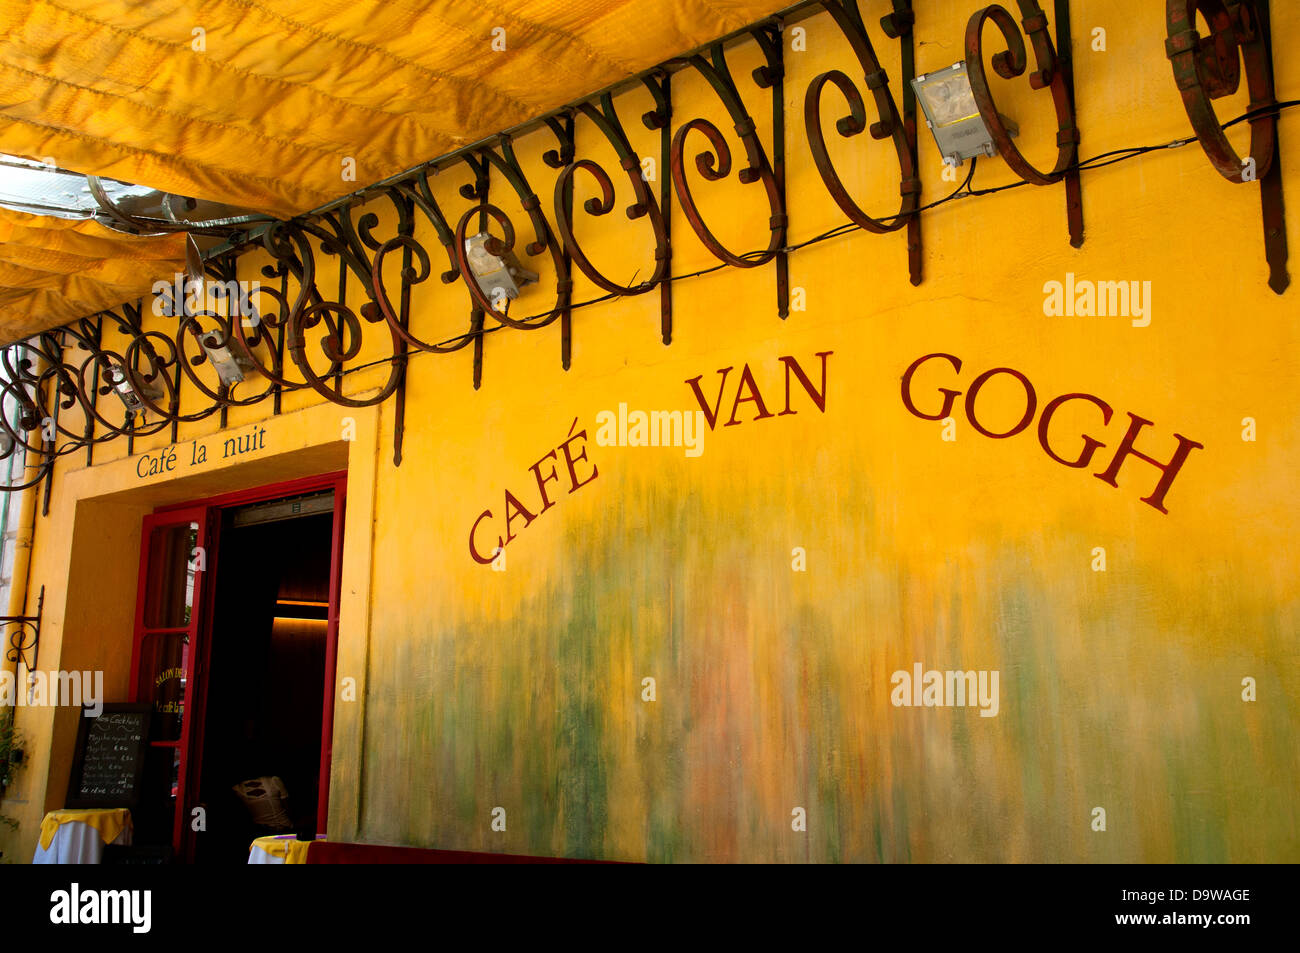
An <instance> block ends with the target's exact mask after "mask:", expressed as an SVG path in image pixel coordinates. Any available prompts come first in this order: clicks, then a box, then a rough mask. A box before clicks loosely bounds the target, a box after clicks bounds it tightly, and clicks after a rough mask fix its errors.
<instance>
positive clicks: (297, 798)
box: [194, 507, 333, 864]
mask: <svg viewBox="0 0 1300 953" xmlns="http://www.w3.org/2000/svg"><path fill="white" fill-rule="evenodd" d="M282 509H283V507H282ZM252 510H254V508H252V507H249V508H246V509H245V510H243V511H241V510H236V509H231V510H227V511H225V512H224V513H223V514H222V523H221V530H220V535H219V537H218V539H219V550H220V555H219V558H218V561H217V567H216V568H217V572H216V580H215V582H216V585H215V597H216V601H215V606H214V612H213V622H212V632H211V650H210V653H211V654H210V656H209V672H208V678H207V701H206V704H205V706H204V707H205V716H204V729H203V742H202V754H201V773H200V775H199V803H200V804H202V805H204V807H205V808H206V813H207V818H206V821H207V830H206V831H205V832H203V833H200V834H197V835H196V836H195V838H194V842H195V852H194V857H195V860H196V861H197V862H200V863H217V864H222V863H247V861H248V846H249V843H250V842H251V841H252V840H253V839H254V838H256V837H259V836H262V835H263V834H269V833H289V832H290V831H291V830H298V831H306V832H310V833H316V817H317V799H318V795H319V791H318V788H319V783H320V767H321V764H320V762H321V715H322V707H323V704H324V681H325V659H326V632H327V623H326V616H327V609H328V603H329V577H330V552H331V549H330V542H331V531H332V525H333V514H332V513H331V512H318V513H315V514H313V515H309V516H293V517H291V518H279V519H275V520H274V521H273V522H252V523H249V522H248V519H249V516H250V511H252ZM241 513H242V515H240V514H241ZM271 515H273V514H271ZM254 518H257V517H254ZM262 777H278V778H280V779H281V781H282V782H283V785H284V788H285V789H286V790H287V791H288V798H287V799H286V800H285V801H284V802H283V814H284V816H285V818H286V819H287V821H288V822H289V823H290V824H291V825H292V827H291V828H284V827H279V829H277V827H275V826H272V825H270V824H268V823H266V821H267V820H268V817H267V816H266V815H265V814H263V815H262V816H261V817H260V818H259V817H258V815H257V813H256V812H254V811H252V810H250V809H249V807H248V806H246V804H245V802H244V801H243V800H242V799H241V798H240V796H239V795H238V794H236V793H235V791H234V790H233V788H234V786H235V785H238V784H240V783H242V782H245V781H252V780H254V779H257V778H262ZM259 820H260V821H261V823H259Z"/></svg>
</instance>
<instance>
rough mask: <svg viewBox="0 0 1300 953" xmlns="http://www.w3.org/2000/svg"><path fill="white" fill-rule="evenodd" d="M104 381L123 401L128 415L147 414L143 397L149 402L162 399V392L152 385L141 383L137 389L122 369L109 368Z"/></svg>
mask: <svg viewBox="0 0 1300 953" xmlns="http://www.w3.org/2000/svg"><path fill="white" fill-rule="evenodd" d="M104 379H105V380H106V381H107V382H108V384H109V386H110V387H112V388H113V392H114V393H115V394H117V396H118V398H119V399H120V400H121V401H122V404H123V405H124V406H125V407H126V412H127V413H128V414H132V415H134V414H137V413H141V414H142V413H144V412H145V410H146V409H147V408H146V406H145V403H144V401H143V400H141V396H142V395H143V396H144V397H146V398H148V399H149V400H159V399H161V398H162V391H161V390H159V389H158V388H157V387H154V386H153V385H151V384H146V383H144V382H141V384H140V386H139V387H138V388H137V387H136V386H135V385H133V384H132V383H131V379H130V377H128V376H127V373H126V371H125V370H124V369H123V368H120V367H109V368H108V370H106V371H105V372H104Z"/></svg>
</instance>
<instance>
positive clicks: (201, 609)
mask: <svg viewBox="0 0 1300 953" xmlns="http://www.w3.org/2000/svg"><path fill="white" fill-rule="evenodd" d="M210 513H211V511H210V510H209V509H208V508H207V507H206V506H203V505H202V504H201V503H187V504H185V505H183V506H179V507H169V508H168V510H167V512H165V513H162V512H154V513H151V514H149V515H148V516H146V517H145V518H144V520H143V522H142V524H141V542H140V579H139V583H138V585H137V589H136V600H135V631H134V633H133V635H132V640H131V695H130V700H131V701H132V702H138V701H140V697H139V696H140V680H141V673H140V655H141V647H142V644H143V642H144V639H145V636H146V635H147V634H157V635H167V634H173V635H177V636H179V635H180V634H181V633H184V638H185V641H186V644H187V645H188V646H189V648H188V650H187V651H186V653H185V662H184V668H185V691H184V694H183V695H182V700H181V705H182V712H183V714H182V718H181V736H180V738H178V739H177V740H176V741H175V742H174V743H172V742H161V741H151V742H150V747H159V748H167V749H169V750H174V751H178V752H179V753H180V768H179V771H178V774H177V778H176V797H177V800H178V801H179V802H180V803H179V804H178V805H177V807H176V814H175V817H173V818H172V848H173V850H175V851H176V852H177V853H178V855H179V853H180V851H181V849H182V846H183V842H184V838H185V816H186V812H185V811H184V810H183V809H182V808H183V806H184V805H185V804H187V803H189V801H190V800H192V799H191V798H189V797H187V796H186V792H187V791H188V790H189V789H190V788H192V787H193V785H194V782H193V778H192V777H190V775H189V766H190V757H189V752H190V751H191V750H192V748H191V745H192V741H193V731H194V721H195V718H194V712H195V711H196V706H197V705H199V704H201V703H202V693H201V692H200V689H199V682H200V678H199V674H198V673H199V671H200V670H201V664H200V661H199V650H200V648H201V647H202V645H203V643H205V642H206V641H207V640H206V638H204V635H203V631H202V625H203V620H204V618H205V616H206V615H207V612H208V609H207V603H208V602H209V601H210V600H209V599H208V598H207V596H206V591H205V590H206V585H207V579H208V577H209V575H210V569H209V568H208V565H207V562H206V560H202V561H200V562H199V564H198V566H199V567H201V568H196V569H195V573H194V582H193V586H194V589H193V593H192V598H191V602H190V608H191V612H190V621H189V622H188V623H186V624H185V625H183V626H149V627H148V629H146V626H145V595H146V592H147V583H148V580H149V557H150V555H151V548H150V540H151V539H152V538H153V531H154V529H155V528H157V527H159V526H178V525H189V524H190V523H197V524H198V526H199V531H198V540H197V545H198V546H200V547H204V550H205V553H206V549H207V547H209V546H210V545H211V522H210V520H209V517H210ZM193 558H194V557H193V554H189V559H187V560H186V561H187V562H189V561H190V560H192V559H193Z"/></svg>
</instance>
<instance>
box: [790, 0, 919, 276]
mask: <svg viewBox="0 0 1300 953" xmlns="http://www.w3.org/2000/svg"><path fill="white" fill-rule="evenodd" d="M822 6H823V7H825V9H826V11H827V12H828V13H829V14H830V15H831V17H832V18H833V19H834V20H835V23H836V25H837V26H838V27H839V28H840V32H841V33H843V34H844V36H845V37H846V38H847V39H848V41H849V44H850V46H852V48H853V53H854V55H855V56H856V57H857V59H858V63H859V64H860V65H861V67H862V70H863V76H864V80H865V83H866V87H867V89H868V90H869V91H870V93H871V98H872V101H873V103H874V105H875V111H876V117H877V121H876V122H874V123H872V124H871V126H870V128H869V130H868V127H867V114H866V108H865V101H864V100H863V97H862V94H861V92H859V90H858V88H857V86H856V85H854V83H853V81H852V80H851V79H850V78H849V77H848V76H847V75H846V74H845V73H843V72H841V71H840V70H827V71H826V72H824V73H821V74H820V75H818V76H816V77H815V78H814V79H813V81H812V82H811V83H810V84H809V86H808V91H807V93H806V94H805V96H804V130H805V132H806V134H807V136H808V148H809V150H810V151H811V152H812V156H813V162H814V163H815V164H816V166H817V171H818V173H819V174H820V175H821V178H822V182H823V183H824V184H825V186H826V189H827V191H828V192H830V194H831V197H832V198H833V199H835V204H836V205H838V206H839V207H840V211H842V212H843V213H844V214H845V215H846V216H847V217H848V219H849V221H851V222H853V224H855V225H857V226H859V227H860V228H863V229H865V230H866V231H869V232H874V233H876V234H884V233H887V232H892V231H894V230H895V229H898V228H902V227H903V226H904V225H906V224H908V222H909V221H911V220H912V218H913V215H914V213H915V212H916V209H917V205H918V203H919V201H920V197H921V180H920V178H919V177H918V176H917V168H916V141H915V135H910V136H909V134H908V130H907V127H906V125H905V123H904V122H903V119H902V116H901V115H900V114H899V111H898V106H897V104H896V103H895V102H894V97H893V94H892V93H890V91H889V77H888V75H887V74H886V72H885V70H884V69H883V68H882V67H881V65H880V60H879V59H878V58H877V56H876V51H875V49H874V48H873V47H872V45H871V40H870V38H869V37H868V36H867V32H866V29H865V27H864V25H863V22H862V14H861V13H860V12H859V11H858V4H857V0H823V3H822ZM907 12H908V16H907V17H900V16H899V15H898V14H891V15H890V16H889V17H886V18H885V20H886V21H888V23H887V27H888V31H889V32H891V33H892V32H896V31H901V30H903V29H905V28H906V29H909V30H910V26H911V20H910V10H909V11H907ZM882 22H884V21H882ZM900 35H902V34H901V33H900ZM827 85H831V86H834V87H835V88H836V89H838V90H839V92H840V95H842V96H843V97H844V100H845V102H846V103H847V104H848V107H849V114H848V115H847V116H844V117H843V118H841V119H839V120H837V121H836V123H835V129H836V131H837V132H838V133H839V134H840V135H841V136H842V137H844V138H845V139H849V138H852V137H854V136H857V135H860V134H861V133H862V132H863V131H864V130H866V131H869V132H870V135H871V138H872V139H876V140H883V139H889V140H891V141H892V142H893V145H894V152H895V153H896V154H897V156H898V171H899V187H898V191H899V195H900V196H901V202H900V205H899V209H898V214H897V215H894V216H892V217H891V218H889V219H885V220H880V219H875V218H873V217H872V216H870V215H868V214H867V213H866V212H865V211H863V210H862V208H861V206H859V205H858V203H857V202H855V201H854V200H853V198H852V197H851V196H850V195H849V194H848V190H847V189H846V188H845V186H844V183H843V181H842V180H841V179H840V177H839V174H838V173H837V172H836V170H835V165H834V163H833V162H832V161H831V157H830V151H829V150H828V149H827V147H826V139H825V136H824V135H823V134H822V112H821V100H822V92H823V90H825V88H826V86H827ZM914 279H919V275H915V276H914ZM913 283H914V284H915V283H916V281H915V280H914V281H913Z"/></svg>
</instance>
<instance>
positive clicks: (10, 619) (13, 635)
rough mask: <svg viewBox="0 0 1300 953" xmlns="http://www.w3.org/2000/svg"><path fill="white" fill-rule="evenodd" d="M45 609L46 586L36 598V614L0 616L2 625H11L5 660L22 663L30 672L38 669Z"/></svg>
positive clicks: (0, 624) (42, 587)
mask: <svg viewBox="0 0 1300 953" xmlns="http://www.w3.org/2000/svg"><path fill="white" fill-rule="evenodd" d="M44 611H45V587H44V586H41V593H40V595H39V596H37V598H36V615H6V616H0V626H4V625H11V626H13V627H14V629H13V631H11V632H10V633H9V645H8V647H7V648H6V649H5V661H6V662H14V663H15V664H18V665H22V666H23V668H25V669H27V671H28V672H33V671H35V670H36V661H37V651H38V650H39V649H40V644H41V615H42V614H43V613H44Z"/></svg>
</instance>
